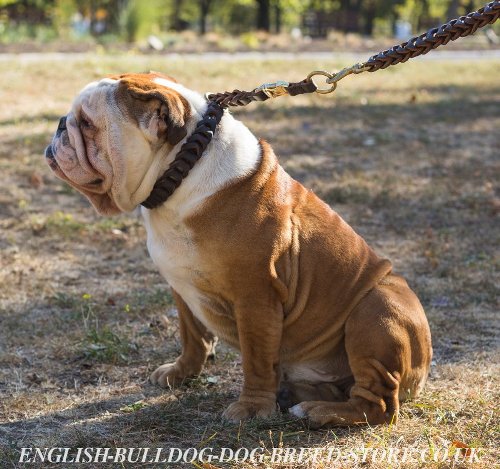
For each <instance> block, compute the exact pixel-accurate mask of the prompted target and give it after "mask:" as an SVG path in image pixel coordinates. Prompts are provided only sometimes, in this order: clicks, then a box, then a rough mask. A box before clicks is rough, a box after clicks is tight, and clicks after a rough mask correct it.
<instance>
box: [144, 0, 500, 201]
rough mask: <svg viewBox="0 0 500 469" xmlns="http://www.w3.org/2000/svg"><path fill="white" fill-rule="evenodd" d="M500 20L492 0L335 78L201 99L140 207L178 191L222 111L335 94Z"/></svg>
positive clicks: (497, 0)
mask: <svg viewBox="0 0 500 469" xmlns="http://www.w3.org/2000/svg"><path fill="white" fill-rule="evenodd" d="M499 17H500V0H494V1H492V2H489V3H488V4H486V5H485V6H484V7H483V8H480V9H479V10H477V11H475V12H472V13H469V14H468V15H466V16H461V17H460V18H457V19H455V20H451V21H449V22H448V23H446V24H443V25H441V26H440V27H439V28H432V29H430V30H429V31H427V32H426V33H424V34H421V35H420V36H416V37H413V38H411V39H410V40H409V41H406V42H403V43H402V44H399V45H396V46H394V47H392V48H390V49H387V50H385V51H383V52H380V53H378V54H376V55H373V56H372V57H370V58H369V59H368V60H367V61H366V62H363V63H358V64H355V65H353V66H351V67H347V68H344V69H342V70H340V71H339V72H337V73H330V72H327V71H323V70H320V71H314V72H311V73H310V74H309V75H308V76H307V78H305V79H304V80H302V81H300V82H297V83H288V82H286V81H278V82H276V83H265V84H264V85H261V86H259V87H258V88H255V89H254V90H252V91H240V90H234V91H230V92H229V91H227V92H224V93H212V94H208V95H207V100H208V107H207V110H206V112H205V114H204V116H203V118H202V120H201V121H199V122H198V124H197V125H196V129H195V130H194V132H193V133H192V134H191V136H190V137H188V139H187V140H186V142H185V143H184V144H183V145H182V146H181V149H180V151H179V153H178V154H177V155H176V157H175V159H174V161H173V162H172V163H171V164H170V166H169V168H168V169H167V170H166V171H165V172H164V173H163V175H162V176H161V177H160V179H158V181H156V183H155V185H154V187H153V190H152V192H151V194H150V195H149V197H148V198H147V199H146V200H145V201H144V202H142V204H141V205H143V206H144V207H146V208H148V209H153V208H156V207H158V206H160V205H161V204H163V203H164V202H165V201H166V200H167V199H168V198H169V197H170V196H171V195H172V194H173V192H174V191H175V189H177V187H179V185H180V184H181V182H182V180H183V179H184V178H185V177H186V176H187V175H188V174H189V171H190V170H191V169H192V168H193V166H194V165H195V163H196V162H197V161H198V160H199V159H200V158H201V156H202V154H203V152H204V151H205V149H206V148H207V146H208V144H209V143H210V141H211V140H212V137H213V135H214V132H215V129H216V127H217V125H218V124H219V122H220V120H221V118H222V115H223V113H224V109H225V108H227V107H229V106H246V105H247V104H249V103H251V102H254V101H266V100H267V99H270V98H276V97H278V96H283V95H290V96H297V95H299V94H305V93H314V92H317V93H321V94H326V93H331V92H332V91H334V90H335V89H336V88H337V83H338V82H339V81H340V80H341V79H342V78H345V77H346V76H348V75H350V74H358V73H362V72H376V71H377V70H380V69H382V68H387V67H389V66H391V65H397V64H399V63H402V62H406V61H407V60H409V59H412V58H414V57H418V56H419V55H424V54H427V53H428V52H429V51H431V50H433V49H436V48H437V47H439V46H442V45H445V44H448V42H450V41H455V40H456V39H458V38H459V37H465V36H469V35H470V34H474V33H475V32H476V31H477V30H478V29H479V28H482V27H484V26H486V25H488V24H493V23H494V22H495V21H497V20H498V18H499ZM315 76H325V77H326V83H328V84H329V85H331V86H329V87H327V88H318V86H317V85H316V83H315V82H314V80H313V78H314V77H315Z"/></svg>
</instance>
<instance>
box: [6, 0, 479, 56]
mask: <svg viewBox="0 0 500 469" xmlns="http://www.w3.org/2000/svg"><path fill="white" fill-rule="evenodd" d="M483 3H484V2H483V0H474V1H472V2H471V1H470V0H426V1H421V0H309V1H300V0H270V2H269V17H270V20H271V31H275V30H277V29H279V28H281V27H282V28H283V29H285V30H287V29H288V30H289V29H291V28H293V27H297V26H299V27H300V25H301V23H302V17H303V15H304V14H305V13H306V12H308V11H310V10H313V11H317V12H322V13H324V14H328V15H330V16H329V17H331V18H334V19H337V20H338V24H337V27H338V28H340V29H341V30H343V28H344V26H343V25H342V20H341V18H344V17H349V18H351V20H350V23H349V25H345V26H346V27H347V28H354V30H355V31H358V32H361V33H364V34H372V31H373V30H374V28H375V29H376V30H377V31H378V32H379V33H380V32H382V33H384V34H387V33H390V32H391V30H392V26H393V23H394V21H395V20H396V19H401V20H405V21H409V22H410V23H411V24H412V26H413V28H414V29H415V30H417V29H418V28H419V27H420V26H421V25H425V24H427V23H429V22H431V23H432V22H438V21H439V20H445V19H447V18H446V17H447V15H449V14H450V13H453V14H455V13H456V14H459V15H461V14H464V13H466V10H467V9H469V8H471V5H473V7H474V8H477V7H479V6H481V5H482V4H483ZM257 4H258V2H257V1H256V0H203V1H202V0H175V1H174V0H148V1H145V0H23V1H20V0H0V41H2V42H20V41H22V40H24V39H27V38H29V39H34V40H37V41H42V42H43V41H48V40H51V39H53V38H54V37H55V36H56V35H58V36H59V37H61V38H67V39H76V38H79V37H81V36H82V34H84V33H82V32H81V31H80V32H77V31H76V30H75V27H74V26H75V22H74V19H75V15H76V14H79V15H80V18H81V19H85V21H87V26H89V25H90V29H89V28H87V29H88V32H87V33H86V34H87V35H88V36H91V35H92V36H98V37H101V36H102V37H103V39H102V41H104V42H110V39H109V38H111V42H112V41H113V40H115V39H116V38H122V39H124V40H126V41H128V42H135V41H137V40H141V39H144V38H146V37H147V36H148V35H151V34H155V35H159V36H160V37H162V35H164V34H165V33H166V32H167V31H169V30H171V29H172V28H173V27H174V26H176V28H186V27H187V28H188V29H191V30H194V31H199V30H200V23H201V22H202V21H201V20H202V19H203V18H204V20H205V21H203V23H205V24H207V25H208V30H209V31H210V30H212V31H218V32H224V33H227V32H229V33H231V34H235V35H241V34H244V33H247V32H249V31H252V30H255V27H256V18H257ZM202 5H203V6H204V8H202ZM30 12H31V13H33V12H38V13H37V14H29V13H30ZM346 12H347V13H348V14H347V15H345V14H344V13H346ZM12 15H14V16H12ZM40 17H43V18H44V22H45V23H48V24H45V25H43V26H41V25H40V24H37V23H36V22H34V21H35V20H34V18H40ZM13 18H14V20H15V21H14V22H12V19H13ZM99 22H100V23H101V28H100V29H99V28H97V29H96V28H95V25H96V23H99ZM84 29H85V28H84ZM346 30H352V29H346ZM110 35H111V36H110ZM106 37H107V38H108V39H106ZM247 39H249V41H250V43H249V44H247V45H248V46H249V47H252V48H253V47H255V44H254V42H255V41H253V42H252V41H251V40H250V39H251V37H250V36H244V40H245V41H246V42H245V43H247V42H249V41H248V40H247Z"/></svg>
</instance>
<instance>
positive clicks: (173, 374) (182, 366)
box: [150, 290, 217, 388]
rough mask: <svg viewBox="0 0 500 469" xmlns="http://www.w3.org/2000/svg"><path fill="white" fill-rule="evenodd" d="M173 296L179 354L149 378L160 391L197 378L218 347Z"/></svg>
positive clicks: (189, 311)
mask: <svg viewBox="0 0 500 469" xmlns="http://www.w3.org/2000/svg"><path fill="white" fill-rule="evenodd" d="M172 294H173V297H174V300H175V302H176V305H177V309H178V311H179V326H180V327H179V328H180V333H181V342H182V353H181V355H180V356H179V357H178V358H177V360H176V361H175V362H174V363H166V364H164V365H161V366H160V367H158V368H157V369H156V370H155V371H154V372H153V374H152V375H151V377H150V381H151V382H152V383H153V384H159V385H160V386H161V387H163V388H168V387H173V386H178V385H179V384H182V382H183V381H184V380H185V379H186V378H191V377H193V376H196V375H198V374H199V373H200V372H201V370H202V368H203V365H204V364H205V362H206V360H207V358H208V357H209V356H210V355H212V354H213V353H214V352H215V346H216V344H217V337H215V336H214V335H213V334H212V333H211V332H210V331H208V329H207V328H206V327H205V326H204V325H203V324H202V323H201V322H200V321H198V319H196V318H195V317H194V315H193V313H192V312H191V310H190V309H189V307H188V305H187V304H186V303H185V302H184V300H183V299H182V298H181V296H180V295H179V294H178V293H177V292H175V291H174V290H172Z"/></svg>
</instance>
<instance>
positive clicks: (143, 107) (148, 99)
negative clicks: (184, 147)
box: [109, 72, 191, 145]
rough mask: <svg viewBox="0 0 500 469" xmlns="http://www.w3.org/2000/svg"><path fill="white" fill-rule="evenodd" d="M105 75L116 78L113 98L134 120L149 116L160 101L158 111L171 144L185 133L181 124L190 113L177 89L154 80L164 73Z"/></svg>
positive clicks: (165, 76)
mask: <svg viewBox="0 0 500 469" xmlns="http://www.w3.org/2000/svg"><path fill="white" fill-rule="evenodd" d="M109 78H111V79H114V80H119V81H120V83H119V85H118V89H117V92H116V93H117V102H118V103H119V106H120V109H121V110H122V112H124V114H125V115H127V116H128V117H130V118H131V119H133V120H135V121H136V122H137V123H139V122H141V121H143V120H144V119H145V118H147V116H151V114H152V113H154V112H155V109H157V108H158V102H155V100H157V101H159V102H160V103H161V107H160V112H161V115H162V117H163V118H164V121H165V124H166V127H165V129H164V135H165V138H166V139H167V141H168V142H169V143H170V144H171V145H175V144H177V143H178V142H180V141H181V140H182V139H183V138H184V137H185V136H186V134H187V132H186V129H185V125H186V122H188V120H189V118H190V117H191V108H190V105H189V103H188V101H187V100H186V99H185V98H184V97H183V96H182V95H180V94H179V93H178V92H177V91H175V90H173V89H171V88H168V87H166V86H163V85H159V84H157V83H155V82H154V81H153V80H154V79H155V78H166V79H168V80H171V81H174V82H175V80H173V79H172V78H170V77H168V76H167V75H163V74H161V73H158V72H150V73H125V74H122V75H111V76H110V77H109Z"/></svg>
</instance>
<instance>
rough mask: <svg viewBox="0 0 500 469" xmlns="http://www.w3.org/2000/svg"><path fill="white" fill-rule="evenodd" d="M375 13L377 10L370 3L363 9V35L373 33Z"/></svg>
mask: <svg viewBox="0 0 500 469" xmlns="http://www.w3.org/2000/svg"><path fill="white" fill-rule="evenodd" d="M376 14H377V10H376V8H375V5H374V4H373V3H372V4H370V6H369V7H368V8H367V9H366V10H365V11H364V15H363V16H364V20H365V21H364V24H363V34H364V35H365V36H371V35H372V34H373V25H374V23H375V16H376Z"/></svg>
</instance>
